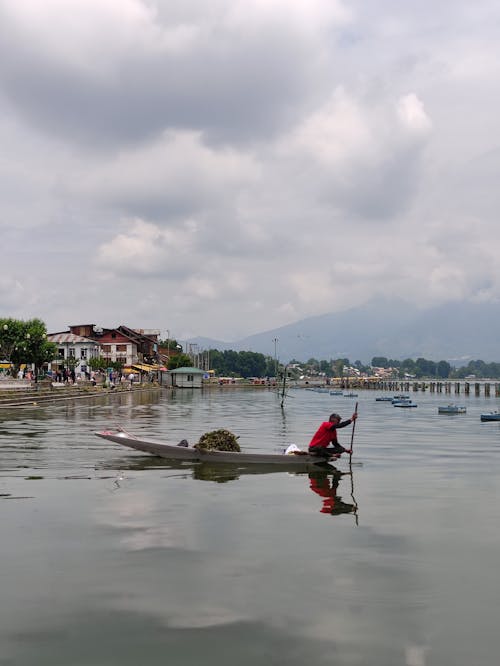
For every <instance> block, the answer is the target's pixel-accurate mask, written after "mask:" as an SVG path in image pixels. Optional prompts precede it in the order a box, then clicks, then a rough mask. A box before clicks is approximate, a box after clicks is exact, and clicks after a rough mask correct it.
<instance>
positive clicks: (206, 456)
mask: <svg viewBox="0 0 500 666" xmlns="http://www.w3.org/2000/svg"><path fill="white" fill-rule="evenodd" d="M95 434H96V435H97V437H101V438H102V439H106V440H108V441H109V442H115V444H121V445H122V446H127V447H129V448H131V449H135V450H136V451H143V452H144V453H151V454H153V455H154V456H160V458H166V459H168V460H185V461H191V462H210V463H237V464H242V465H262V464H266V465H281V466H282V467H306V466H311V465H314V466H317V465H320V466H322V467H325V465H327V466H329V463H330V461H333V460H337V459H338V458H340V455H334V456H331V458H330V459H329V460H328V461H326V460H325V459H323V458H320V457H318V456H312V455H310V454H309V453H308V452H307V451H300V450H299V449H298V447H288V448H289V449H291V448H293V449H294V451H293V452H292V453H285V452H283V453H240V452H238V451H199V450H198V449H195V448H194V446H180V445H177V446H176V445H172V444H166V443H165V442H160V441H158V440H155V439H142V438H140V437H136V436H135V435H132V434H131V433H128V432H125V431H124V430H114V431H113V430H102V431H101V432H96V433H95Z"/></svg>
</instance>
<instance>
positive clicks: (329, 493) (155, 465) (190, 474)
mask: <svg viewBox="0 0 500 666" xmlns="http://www.w3.org/2000/svg"><path fill="white" fill-rule="evenodd" d="M96 469H99V468H96ZM100 469H119V470H120V478H119V480H115V486H116V487H117V488H119V487H120V483H119V482H120V481H122V480H123V472H124V471H135V472H138V471H146V470H160V469H163V470H168V471H169V472H172V471H173V472H175V471H178V472H179V475H180V476H182V477H185V478H192V479H195V480H197V481H212V482H214V483H227V482H228V481H237V480H238V479H240V478H241V477H242V476H246V475H262V474H290V475H292V476H295V477H302V478H303V479H304V480H307V481H308V485H309V489H310V490H312V492H313V493H315V494H316V495H319V496H320V497H321V498H322V506H321V508H320V513H324V514H329V515H331V516H337V515H340V514H342V513H353V514H355V515H356V523H357V522H358V520H357V517H358V504H357V502H356V500H355V498H354V475H353V471H352V467H351V468H350V471H349V472H341V471H340V470H338V469H337V468H336V467H333V466H332V465H325V466H320V465H317V466H315V467H314V468H311V465H304V466H303V467H298V468H297V467H294V468H293V470H287V471H284V470H283V469H280V468H279V467H277V466H276V465H271V464H269V465H265V464H262V465H247V466H245V465H241V464H234V463H218V464H213V463H210V462H189V461H168V462H167V461H165V460H164V459H161V458H153V457H151V456H134V457H133V458H122V459H119V460H114V461H113V460H111V461H107V462H106V463H104V464H103V465H102V466H101V467H100ZM344 477H348V479H349V480H350V492H351V499H352V502H345V501H344V500H343V499H342V497H341V496H340V495H339V494H338V487H339V484H340V481H341V480H342V479H343V478H344Z"/></svg>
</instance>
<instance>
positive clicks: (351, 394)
mask: <svg viewBox="0 0 500 666" xmlns="http://www.w3.org/2000/svg"><path fill="white" fill-rule="evenodd" d="M342 395H343V396H344V398H357V397H358V394H357V393H343V394H342Z"/></svg>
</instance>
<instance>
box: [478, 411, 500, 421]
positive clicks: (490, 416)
mask: <svg viewBox="0 0 500 666" xmlns="http://www.w3.org/2000/svg"><path fill="white" fill-rule="evenodd" d="M481 421H500V412H486V414H481Z"/></svg>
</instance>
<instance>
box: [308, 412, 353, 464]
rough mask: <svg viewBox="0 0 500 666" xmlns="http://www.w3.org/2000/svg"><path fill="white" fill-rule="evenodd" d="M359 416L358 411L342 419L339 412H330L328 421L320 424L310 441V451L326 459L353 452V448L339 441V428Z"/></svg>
mask: <svg viewBox="0 0 500 666" xmlns="http://www.w3.org/2000/svg"><path fill="white" fill-rule="evenodd" d="M357 418H358V415H357V414H356V412H355V413H354V414H353V415H352V416H351V418H350V419H347V421H342V419H341V418H340V416H339V415H338V414H330V418H329V419H328V421H324V422H323V423H322V424H321V425H320V427H319V428H318V429H317V431H316V432H315V433H314V435H313V438H312V439H311V441H310V442H309V453H311V454H312V455H315V456H321V457H322V458H326V459H328V458H331V456H339V455H341V454H342V453H352V451H351V449H345V448H344V447H343V446H341V445H340V444H339V443H338V441H337V430H338V429H339V428H345V427H346V426H348V425H350V424H351V423H354V421H355V420H356V419H357ZM330 444H331V446H329V445H330Z"/></svg>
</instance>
